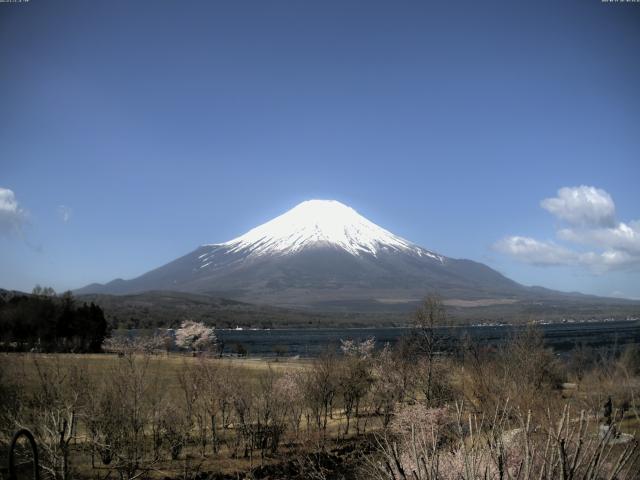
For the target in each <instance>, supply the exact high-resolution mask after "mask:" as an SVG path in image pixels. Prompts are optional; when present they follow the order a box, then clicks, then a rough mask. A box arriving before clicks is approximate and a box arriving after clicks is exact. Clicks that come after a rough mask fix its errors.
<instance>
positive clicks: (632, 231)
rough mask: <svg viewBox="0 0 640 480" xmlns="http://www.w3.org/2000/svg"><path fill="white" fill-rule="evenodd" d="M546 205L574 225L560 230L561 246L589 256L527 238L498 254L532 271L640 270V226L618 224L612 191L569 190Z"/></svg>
mask: <svg viewBox="0 0 640 480" xmlns="http://www.w3.org/2000/svg"><path fill="white" fill-rule="evenodd" d="M540 205H541V206H542V207H543V208H544V209H545V210H548V211H549V212H551V213H552V214H553V215H555V216H556V217H558V218H559V219H561V220H563V221H564V222H566V223H567V224H568V225H567V226H565V227H564V228H561V229H560V230H558V232H557V236H558V238H559V239H560V240H563V241H565V242H570V243H574V244H578V245H582V246H583V247H585V246H586V247H587V249H588V250H587V251H577V250H572V249H570V248H568V247H565V246H562V245H558V244H556V243H554V242H549V241H540V240H536V239H534V238H530V237H522V236H510V237H506V238H504V239H502V240H500V241H499V242H497V243H496V244H495V245H494V248H495V249H496V250H498V251H500V252H502V253H505V254H507V255H510V256H511V257H513V258H515V259H517V260H519V261H522V262H525V263H529V264H532V265H539V266H549V265H579V266H583V267H586V268H588V269H590V270H591V271H592V272H594V273H604V272H607V271H609V270H640V221H638V220H636V221H631V222H628V223H625V222H617V221H616V220H615V204H614V202H613V199H612V198H611V195H609V194H608V193H607V192H606V191H604V190H602V189H599V188H595V187H588V186H584V185H583V186H580V187H564V188H561V189H560V190H558V196H557V197H554V198H547V199H545V200H543V201H542V202H541V203H540ZM591 249H593V250H591ZM589 250H591V251H589Z"/></svg>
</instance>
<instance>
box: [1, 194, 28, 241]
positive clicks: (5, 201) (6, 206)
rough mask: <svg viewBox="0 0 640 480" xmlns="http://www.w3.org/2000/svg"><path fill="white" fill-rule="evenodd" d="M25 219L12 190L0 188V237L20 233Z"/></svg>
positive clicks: (25, 216)
mask: <svg viewBox="0 0 640 480" xmlns="http://www.w3.org/2000/svg"><path fill="white" fill-rule="evenodd" d="M26 218H27V214H26V212H25V211H24V210H23V209H22V208H20V205H18V201H17V200H16V196H15V194H14V193H13V190H9V189H8V188H2V187H0V235H10V234H15V233H20V231H21V229H22V225H23V224H24V223H25V221H26Z"/></svg>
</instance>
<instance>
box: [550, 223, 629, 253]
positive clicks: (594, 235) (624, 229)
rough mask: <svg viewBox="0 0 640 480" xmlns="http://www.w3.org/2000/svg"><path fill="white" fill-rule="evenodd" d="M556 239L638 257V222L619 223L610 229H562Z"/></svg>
mask: <svg viewBox="0 0 640 480" xmlns="http://www.w3.org/2000/svg"><path fill="white" fill-rule="evenodd" d="M558 238H561V239H562V240H566V241H568V242H574V243H579V244H582V245H593V246H597V247H601V248H615V249H619V250H623V251H625V252H627V253H630V254H637V255H640V222H639V221H635V222H629V223H628V224H627V223H624V222H620V223H618V224H617V225H616V226H615V227H611V228H591V229H575V228H563V229H561V230H559V231H558Z"/></svg>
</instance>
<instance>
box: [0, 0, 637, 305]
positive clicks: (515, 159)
mask: <svg viewBox="0 0 640 480" xmlns="http://www.w3.org/2000/svg"><path fill="white" fill-rule="evenodd" d="M639 43H640V5H639V4H633V3H629V4H619V3H611V4H609V3H601V2H600V1H599V0H576V1H557V0H549V1H545V0H542V1H536V2H526V3H525V2H507V1H503V2H493V1H485V2H477V1H468V2H466V1H457V2H417V1H416V2H376V1H362V2H355V1H346V2H345V1H339V2H338V1H336V2H333V1H322V2H300V1H291V2H279V1H274V2H263V1H256V2H249V1H228V2H205V1H202V2H196V1H187V2H175V1H162V0H154V1H148V2H147V1H136V2H130V1H119V0H115V1H108V2H106V1H100V2H83V1H78V2H72V1H58V2H51V1H44V0H31V1H29V2H28V3H19V4H14V3H0V188H2V190H0V287H3V288H12V289H22V290H30V289H31V288H32V287H33V285H34V284H36V283H40V284H43V285H52V286H53V287H54V288H56V289H57V290H64V289H67V288H77V287H80V286H83V285H85V284H87V283H91V282H94V281H99V282H105V281H109V280H111V279H113V278H116V277H123V278H131V277H134V276H136V275H139V274H141V273H143V272H145V271H147V270H149V269H151V268H154V267H156V266H159V265H161V264H163V263H165V262H167V261H169V260H172V259H174V258H176V257H178V256H180V255H183V254H185V253H187V252H189V251H191V250H193V249H194V248H195V247H196V246H197V245H199V244H203V243H212V242H218V241H226V240H228V239H230V238H232V237H235V236H237V235H240V234H242V233H244V232H245V231H246V230H247V229H249V228H251V227H253V226H255V225H257V224H258V223H261V222H264V221H266V220H268V219H270V218H272V217H273V216H275V215H277V214H280V213H282V212H284V211H285V210H287V209H289V208H291V207H293V206H294V205H295V204H297V203H298V202H300V201H303V200H306V199H310V198H332V199H337V200H340V201H342V202H344V203H346V204H349V205H350V206H352V207H354V208H355V209H356V210H358V211H359V212H360V213H362V214H364V215H365V216H367V217H368V218H369V219H371V220H372V221H374V222H376V223H378V224H379V225H381V226H384V227H385V228H387V229H389V230H391V231H392V232H394V233H397V234H399V235H402V236H404V237H406V238H408V239H410V240H412V241H414V242H416V243H418V244H421V245H423V246H425V247H427V248H429V249H432V250H435V251H437V252H440V253H442V254H444V255H448V256H452V257H463V258H471V259H474V260H478V261H481V262H484V263H487V264H488V265H490V266H492V267H493V268H496V269H498V270H499V271H501V272H502V273H504V274H506V275H507V276H509V277H511V278H513V279H515V280H517V281H520V282H522V283H525V284H538V285H544V286H547V287H551V288H557V289H561V290H578V291H583V292H587V293H596V294H602V295H621V296H626V297H635V298H640V281H639V280H640V224H637V223H634V221H637V220H639V219H640V188H639V187H638V185H639V183H640V182H639V181H640V134H639V132H640V94H639V90H638V88H639V87H640V62H639V61H638V49H637V46H638V44H639ZM581 186H584V187H585V188H579V187H581ZM586 187H593V188H586ZM563 188H565V190H560V189H563ZM545 199H548V200H547V201H545ZM549 199H550V200H549ZM554 202H555V203H554ZM550 205H552V206H553V205H555V207H554V208H551V207H550ZM612 209H613V210H612ZM625 228H626V230H625ZM611 252H613V254H611ZM607 254H609V256H608V257H606V255H607ZM603 255H605V256H603ZM612 255H613V256H612ZM616 255H617V256H616ZM614 257H615V258H614ZM604 259H609V260H611V261H609V260H607V261H605V260H604ZM614 260H615V261H614Z"/></svg>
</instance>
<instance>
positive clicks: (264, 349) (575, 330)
mask: <svg viewBox="0 0 640 480" xmlns="http://www.w3.org/2000/svg"><path fill="white" fill-rule="evenodd" d="M540 327H541V328H542V331H543V333H544V338H545V343H546V344H547V345H548V346H550V347H551V348H553V349H554V350H555V351H557V352H559V353H564V352H568V351H569V350H571V349H572V348H574V347H575V346H576V345H580V344H584V345H588V346H591V347H593V348H603V347H604V348H612V347H615V346H622V345H624V344H627V343H640V321H638V320H633V321H607V322H586V323H560V324H549V325H541V326H540ZM519 328H522V327H513V326H508V325H500V326H497V325H496V326H493V325H492V326H485V325H483V326H472V327H451V328H441V329H438V332H439V335H442V337H443V338H446V339H448V342H449V343H450V344H452V346H454V345H453V344H455V343H456V342H458V341H459V339H461V338H462V337H463V336H464V335H469V336H470V337H471V338H472V339H473V340H475V341H477V342H480V343H482V344H486V345H498V344H500V343H501V342H504V341H505V340H506V339H508V338H509V337H510V336H511V335H513V333H514V331H517V330H518V329H519ZM216 332H217V334H218V338H219V339H220V340H221V341H222V343H223V344H224V352H225V353H235V352H236V351H237V350H238V345H241V346H242V348H243V349H245V350H246V351H247V353H248V354H249V355H250V356H275V355H276V352H280V354H282V355H285V356H294V355H300V356H302V357H313V356H317V355H318V354H320V353H322V352H323V351H325V350H326V349H327V348H331V349H336V350H337V349H338V348H339V345H340V340H341V339H344V340H346V339H353V340H365V339H367V338H370V337H373V338H375V340H376V346H377V347H380V348H382V346H383V345H384V344H385V343H390V344H394V343H395V342H397V341H398V339H399V338H400V337H401V336H403V335H406V334H408V333H409V329H407V328H322V329H306V328H305V329H299V328H298V329H282V330H280V329H278V330H217V331H216Z"/></svg>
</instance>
